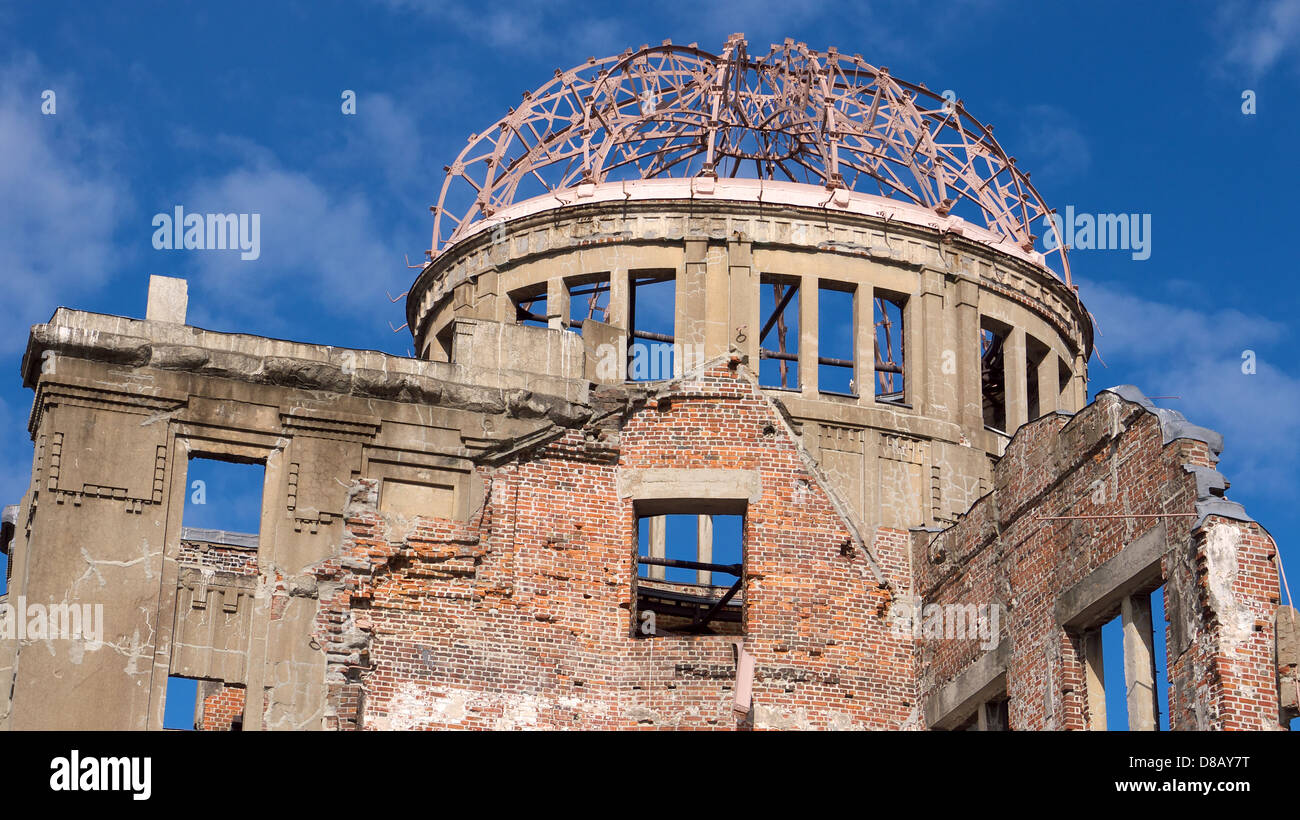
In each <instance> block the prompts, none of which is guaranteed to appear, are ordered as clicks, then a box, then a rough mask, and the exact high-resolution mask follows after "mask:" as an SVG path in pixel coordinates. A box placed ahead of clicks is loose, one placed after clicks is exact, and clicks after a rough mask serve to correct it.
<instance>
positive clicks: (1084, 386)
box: [1066, 353, 1088, 413]
mask: <svg viewBox="0 0 1300 820" xmlns="http://www.w3.org/2000/svg"><path fill="white" fill-rule="evenodd" d="M1066 389H1067V390H1068V391H1070V392H1071V393H1072V394H1073V395H1071V396H1070V399H1071V401H1072V402H1073V405H1072V406H1071V407H1070V410H1072V411H1074V412H1076V413H1077V412H1078V411H1080V410H1082V409H1083V407H1084V405H1086V404H1087V403H1088V363H1087V362H1086V361H1085V360H1084V358H1083V354H1082V353H1079V354H1077V355H1075V357H1074V369H1073V372H1072V375H1071V376H1070V386H1069V387H1068V388H1066Z"/></svg>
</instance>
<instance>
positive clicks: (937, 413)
mask: <svg viewBox="0 0 1300 820" xmlns="http://www.w3.org/2000/svg"><path fill="white" fill-rule="evenodd" d="M943 289H944V274H943V273H942V272H941V271H933V270H928V269H927V270H923V271H922V272H921V295H920V297H919V301H920V305H919V306H918V308H917V309H916V310H915V311H913V312H914V313H915V314H916V319H917V321H915V322H913V323H912V324H913V325H916V326H917V327H916V328H915V329H916V331H917V335H916V338H918V339H919V340H920V341H919V342H918V344H917V345H916V346H913V348H912V350H911V351H910V352H909V351H907V350H904V355H905V357H906V358H907V359H908V360H909V361H907V362H906V363H905V367H904V369H905V370H906V371H907V373H906V377H907V380H906V384H907V392H908V400H909V401H911V402H912V406H913V407H917V408H919V409H920V410H921V412H922V413H924V414H925V415H927V416H930V417H931V418H937V419H943V420H944V421H954V422H955V421H957V357H956V352H955V351H954V350H953V349H952V347H951V344H952V342H951V336H952V333H951V328H949V327H948V326H947V322H946V321H945V319H946V316H945V315H944V306H943ZM912 338H913V335H912V333H911V332H910V330H909V332H908V340H909V341H910V340H911V339H912ZM945 370H946V371H947V372H945ZM914 390H915V391H917V392H913V391H914ZM913 397H915V398H913Z"/></svg>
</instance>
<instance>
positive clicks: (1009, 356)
mask: <svg viewBox="0 0 1300 820" xmlns="http://www.w3.org/2000/svg"><path fill="white" fill-rule="evenodd" d="M1003 344H1004V345H1005V347H1004V349H1003V353H1002V373H1003V376H1002V377H1003V379H1004V384H1005V385H1006V401H1007V429H1006V432H1007V433H1008V434H1009V435H1014V434H1015V432H1016V430H1017V429H1019V428H1020V426H1021V425H1022V424H1024V423H1026V422H1027V421H1029V394H1028V386H1027V383H1026V380H1025V376H1026V371H1027V367H1028V362H1027V360H1026V358H1025V352H1026V350H1025V330H1024V328H1019V327H1013V328H1011V332H1010V333H1008V334H1007V338H1006V341H1005V342H1004V343H1003Z"/></svg>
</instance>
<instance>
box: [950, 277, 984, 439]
mask: <svg viewBox="0 0 1300 820" xmlns="http://www.w3.org/2000/svg"><path fill="white" fill-rule="evenodd" d="M952 287H953V288H955V289H956V291H957V292H956V298H955V300H954V301H955V303H956V310H955V311H954V312H955V313H956V314H957V319H956V323H957V326H956V342H957V350H956V358H957V396H958V401H959V410H958V423H959V424H960V425H961V428H962V429H963V430H966V431H981V430H983V429H984V392H983V389H982V387H981V383H980V313H979V296H980V289H979V283H978V282H976V281H975V279H973V278H972V277H970V276H967V275H964V274H963V275H962V276H961V277H960V278H958V279H957V280H956V281H955V282H954V283H953V285H952Z"/></svg>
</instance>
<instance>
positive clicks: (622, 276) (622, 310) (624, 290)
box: [609, 268, 632, 330]
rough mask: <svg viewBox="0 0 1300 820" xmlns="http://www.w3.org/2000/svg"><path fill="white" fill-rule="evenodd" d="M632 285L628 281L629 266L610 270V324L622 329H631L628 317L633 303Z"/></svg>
mask: <svg viewBox="0 0 1300 820" xmlns="http://www.w3.org/2000/svg"><path fill="white" fill-rule="evenodd" d="M630 291H631V286H630V283H629V281H628V271H627V268H615V269H614V270H611V271H610V272H609V324H611V325H613V326H614V327H617V328H619V329H621V330H631V329H632V328H630V327H628V324H627V317H628V310H629V309H630V307H631V305H630V303H629V302H628V300H629V299H630V298H631V293H630Z"/></svg>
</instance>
